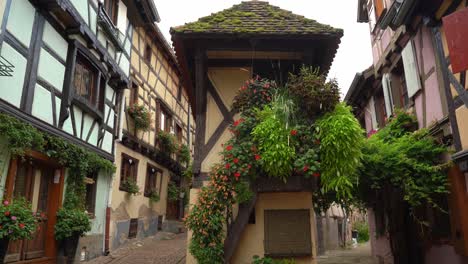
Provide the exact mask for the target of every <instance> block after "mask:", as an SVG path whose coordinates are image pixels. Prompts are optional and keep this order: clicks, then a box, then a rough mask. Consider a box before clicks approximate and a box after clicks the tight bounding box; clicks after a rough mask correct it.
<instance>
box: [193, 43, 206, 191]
mask: <svg viewBox="0 0 468 264" xmlns="http://www.w3.org/2000/svg"><path fill="white" fill-rule="evenodd" d="M206 75H207V69H206V54H205V51H204V50H203V49H201V48H198V49H197V51H196V54H195V104H196V105H195V106H196V109H195V114H196V131H195V153H194V161H193V174H194V181H193V182H194V187H197V186H198V185H199V184H198V183H197V182H198V181H199V179H198V177H199V176H200V173H201V163H202V161H203V160H202V155H203V148H204V146H205V124H206V96H207V94H206V93H207V89H206Z"/></svg>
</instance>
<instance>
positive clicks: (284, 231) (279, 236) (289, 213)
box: [264, 209, 312, 257]
mask: <svg viewBox="0 0 468 264" xmlns="http://www.w3.org/2000/svg"><path fill="white" fill-rule="evenodd" d="M264 221H265V242H264V243H265V256H269V257H296V256H310V255H312V239H311V232H310V210H301V209H300V210H265V219H264Z"/></svg>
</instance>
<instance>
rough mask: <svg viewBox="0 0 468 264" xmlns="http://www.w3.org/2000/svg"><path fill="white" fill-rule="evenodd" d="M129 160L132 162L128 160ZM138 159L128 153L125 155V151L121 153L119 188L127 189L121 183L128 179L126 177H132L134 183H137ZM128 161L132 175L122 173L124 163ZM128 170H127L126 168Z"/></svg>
mask: <svg viewBox="0 0 468 264" xmlns="http://www.w3.org/2000/svg"><path fill="white" fill-rule="evenodd" d="M130 160H131V161H132V162H130ZM139 162H140V161H139V160H138V159H135V158H133V157H131V156H130V155H127V154H125V153H122V159H121V161H120V183H119V190H121V191H124V192H127V189H125V188H124V187H123V186H122V184H123V183H124V182H125V181H126V180H127V179H128V178H133V180H135V183H137V180H138V165H139ZM127 163H129V164H130V165H129V166H130V168H129V169H131V168H132V167H133V168H134V169H133V171H132V175H127V174H124V166H125V164H127ZM127 171H129V170H127Z"/></svg>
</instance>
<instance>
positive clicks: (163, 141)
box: [158, 131, 177, 157]
mask: <svg viewBox="0 0 468 264" xmlns="http://www.w3.org/2000/svg"><path fill="white" fill-rule="evenodd" d="M158 142H159V149H160V151H161V153H163V154H164V155H167V156H169V157H170V156H171V155H172V154H173V153H175V152H176V151H177V145H176V143H175V142H176V140H175V137H174V136H173V135H171V134H169V133H167V132H164V131H160V132H159V133H158Z"/></svg>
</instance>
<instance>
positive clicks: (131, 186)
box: [122, 178, 140, 195]
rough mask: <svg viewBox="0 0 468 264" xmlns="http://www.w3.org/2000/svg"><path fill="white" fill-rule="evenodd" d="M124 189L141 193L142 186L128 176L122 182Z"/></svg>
mask: <svg viewBox="0 0 468 264" xmlns="http://www.w3.org/2000/svg"><path fill="white" fill-rule="evenodd" d="M122 189H124V190H125V191H126V192H128V193H129V194H132V195H137V194H139V193H140V187H138V184H137V183H136V181H135V180H134V179H132V178H128V179H126V180H125V181H124V182H123V183H122Z"/></svg>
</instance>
